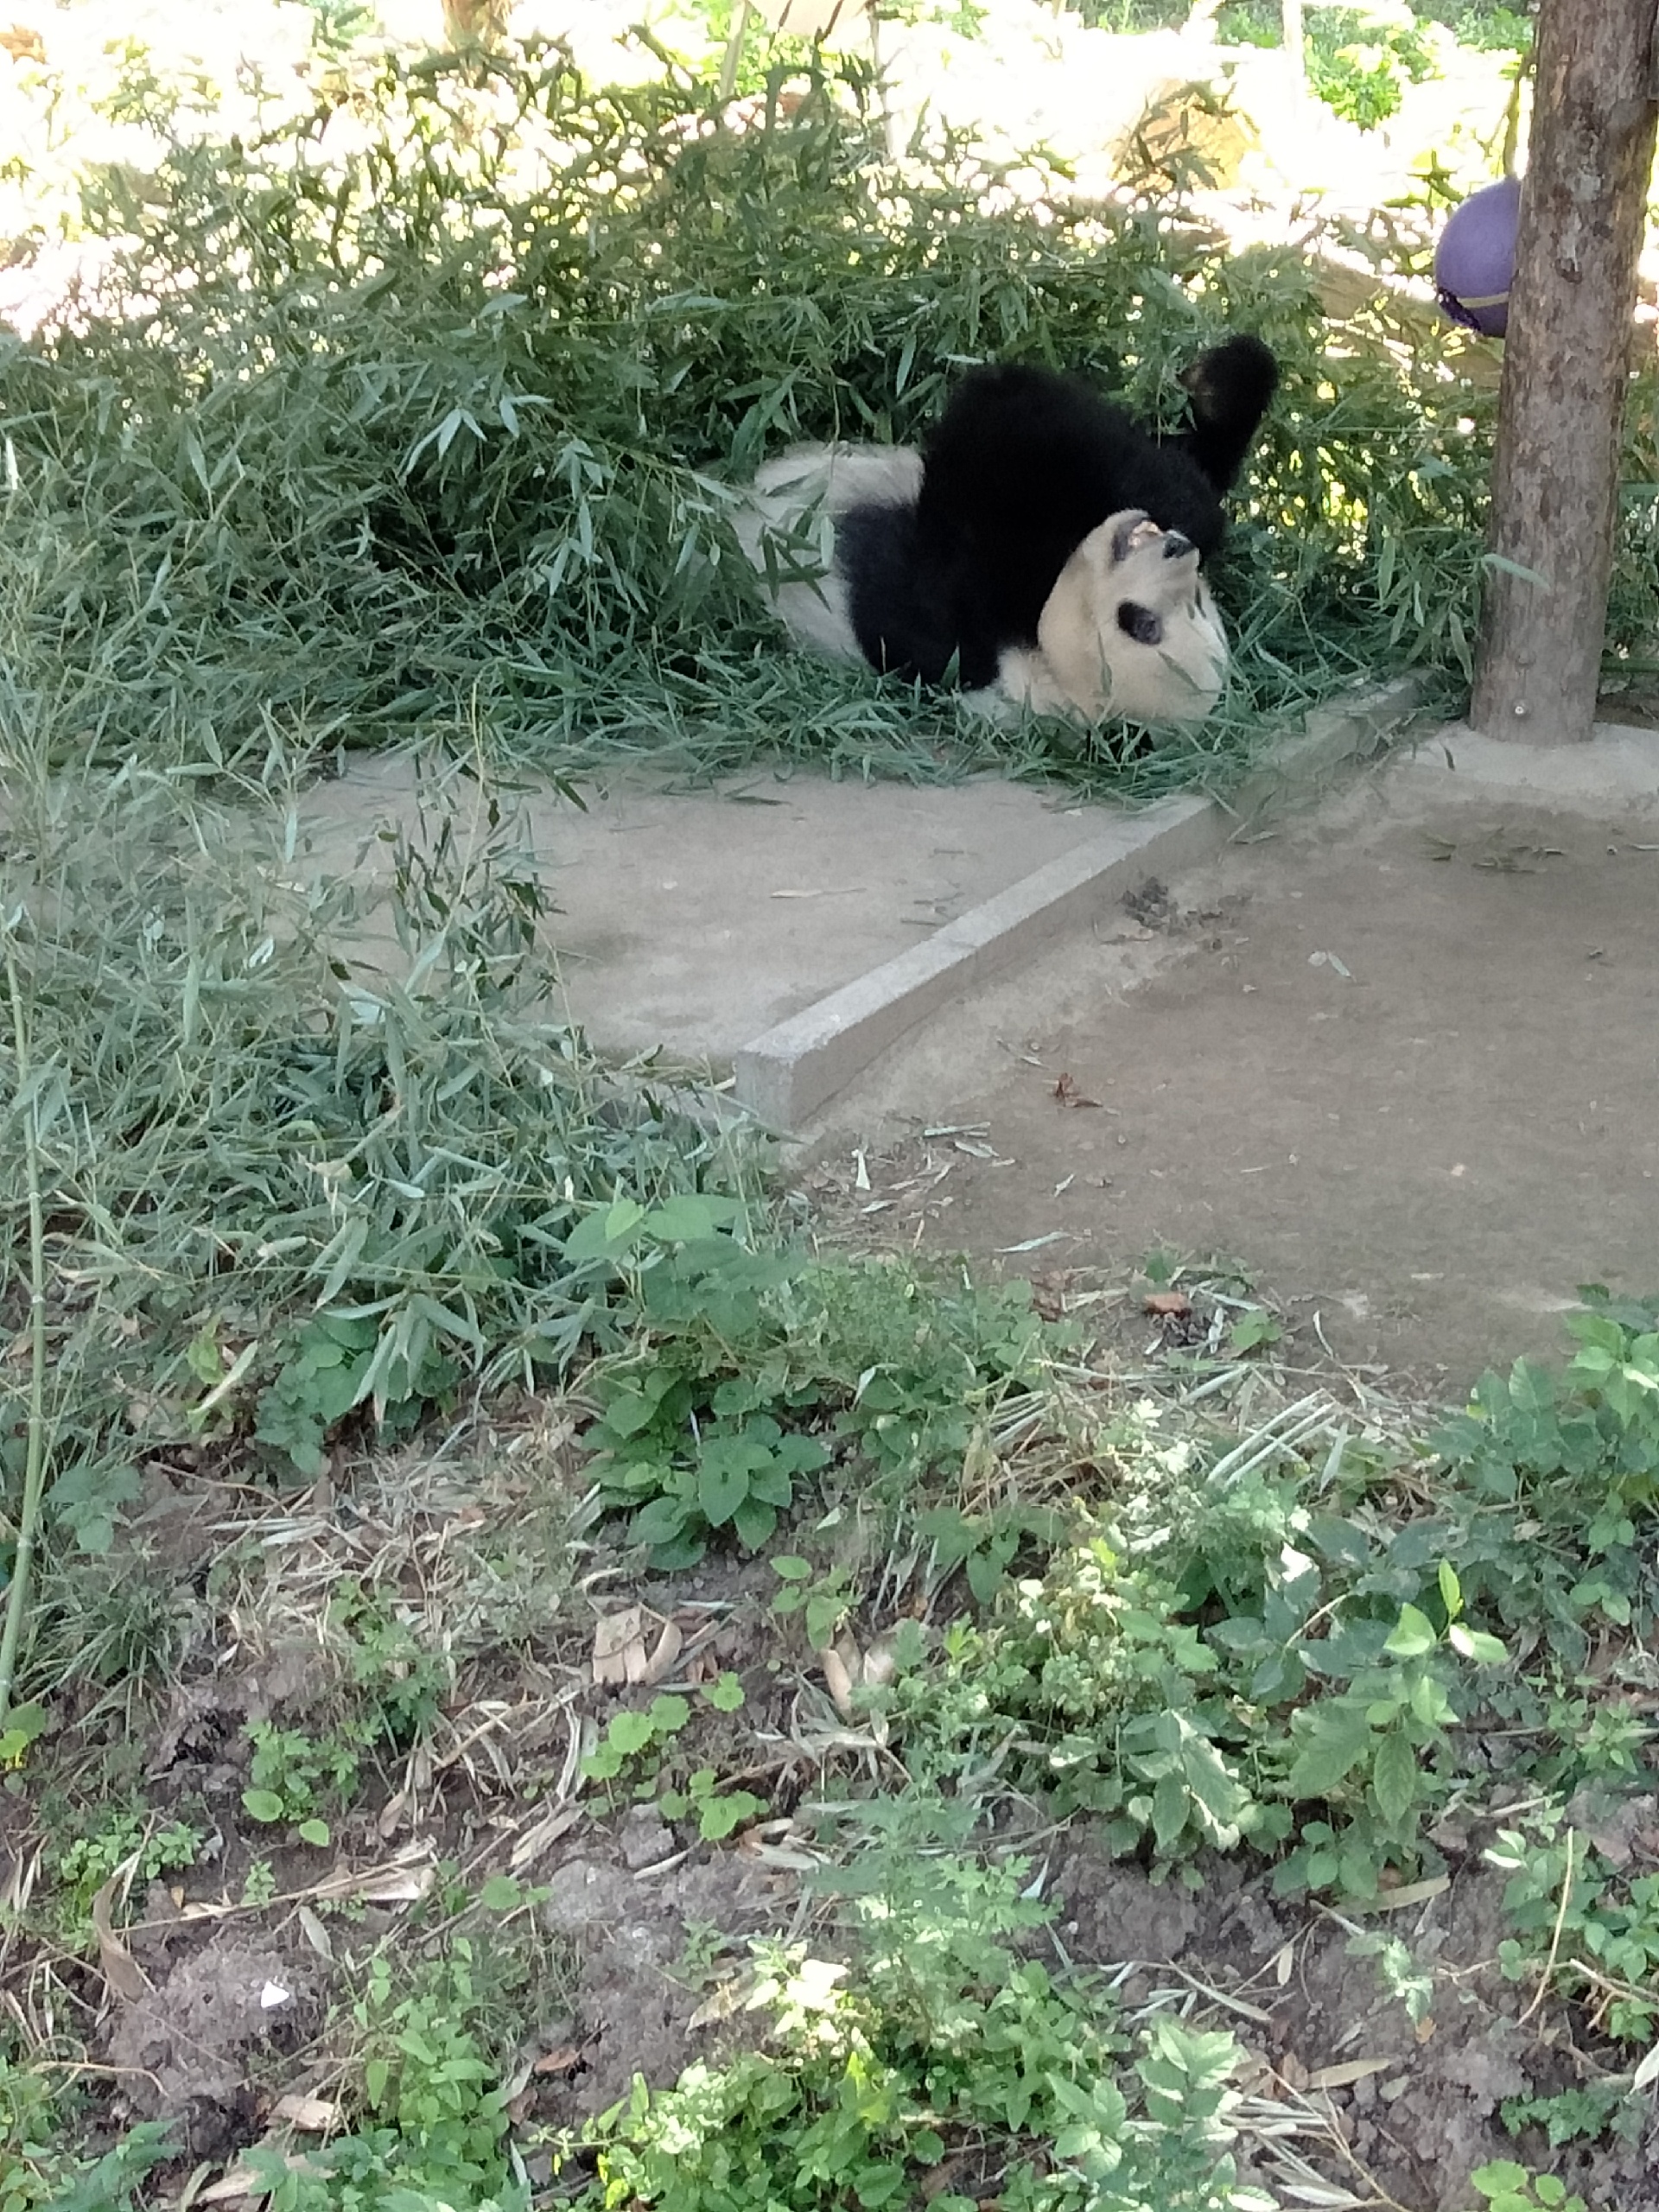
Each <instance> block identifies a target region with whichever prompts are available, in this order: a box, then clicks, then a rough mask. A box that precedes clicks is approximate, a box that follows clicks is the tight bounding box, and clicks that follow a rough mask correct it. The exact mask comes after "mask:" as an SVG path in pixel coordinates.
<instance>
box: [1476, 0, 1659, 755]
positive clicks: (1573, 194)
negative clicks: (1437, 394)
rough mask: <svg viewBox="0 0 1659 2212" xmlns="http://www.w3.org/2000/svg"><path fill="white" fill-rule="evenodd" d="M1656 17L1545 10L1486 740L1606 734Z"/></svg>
mask: <svg viewBox="0 0 1659 2212" xmlns="http://www.w3.org/2000/svg"><path fill="white" fill-rule="evenodd" d="M1654 14H1655V0H1593V4H1592V5H1591V6H1587V7H1586V5H1585V0H1541V7H1540V10H1539V18H1538V28H1537V34H1536V36H1537V52H1536V61H1535V77H1534V87H1533V105H1532V132H1531V148H1530V153H1529V162H1528V168H1527V175H1526V179H1525V181H1524V183H1523V185H1522V194H1521V234H1520V238H1519V241H1518V244H1517V247H1516V270H1515V283H1514V285H1513V287H1512V289H1511V291H1510V317H1509V336H1508V339H1507V340H1506V341H1505V353H1506V359H1505V360H1504V363H1503V393H1502V397H1501V399H1500V402H1499V409H1498V428H1497V461H1496V465H1495V467H1494V469H1493V474H1492V519H1491V540H1490V542H1491V551H1492V553H1493V555H1494V556H1496V559H1495V561H1494V563H1493V565H1492V567H1491V569H1490V570H1489V572H1488V575H1487V581H1486V591H1485V603H1484V608H1483V611H1482V619H1481V634H1480V646H1479V655H1478V664H1477V669H1476V677H1475V696H1474V703H1473V706H1472V709H1471V715H1470V719H1471V721H1473V723H1474V725H1475V727H1476V728H1477V729H1478V730H1481V731H1483V732H1484V733H1485V734H1486V735H1488V736H1491V737H1506V738H1514V739H1518V740H1520V741H1522V742H1524V743H1528V744H1533V745H1560V744H1570V743H1573V742H1574V741H1579V740H1582V739H1585V738H1587V737H1588V736H1589V734H1590V728H1591V724H1592V721H1593V720H1594V718H1595V706H1596V684H1597V677H1598V674H1599V670H1600V666H1601V649H1602V643H1603V639H1604V636H1605V628H1606V619H1607V586H1608V580H1609V578H1610V576H1611V570H1612V558H1613V535H1614V526H1615V522H1616V518H1617V512H1618V462H1619V445H1620V432H1621V429H1622V426H1623V423H1624V394H1625V387H1626V382H1627V377H1628V361H1629V355H1630V321H1631V317H1632V315H1633V314H1634V312H1635V308H1636V264H1637V255H1638V254H1639V252H1640V251H1641V245H1642V224H1643V210H1644V207H1645V205H1646V198H1647V188H1648V180H1649V175H1651V173H1652V169H1653V153H1654V124H1655V116H1656V109H1655V106H1654V99H1653V52H1652V48H1653V41H1654ZM1518 571H1524V572H1525V573H1517V572H1518Z"/></svg>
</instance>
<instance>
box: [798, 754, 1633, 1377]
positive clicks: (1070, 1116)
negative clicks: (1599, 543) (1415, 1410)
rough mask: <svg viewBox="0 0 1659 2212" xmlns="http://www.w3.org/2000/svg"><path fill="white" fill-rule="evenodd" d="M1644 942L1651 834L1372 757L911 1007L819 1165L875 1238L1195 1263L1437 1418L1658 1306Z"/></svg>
mask: <svg viewBox="0 0 1659 2212" xmlns="http://www.w3.org/2000/svg"><path fill="white" fill-rule="evenodd" d="M1656 953H1659V815H1656V814H1654V813H1651V812H1646V811H1644V810H1641V809H1637V808H1625V809H1624V810H1621V811H1620V812H1619V813H1618V815H1617V816H1616V817H1609V816H1608V815H1605V814H1601V815H1598V814H1595V813H1582V812H1579V813H1575V812H1570V811H1566V810H1562V809H1560V808H1559V807H1556V806H1552V807H1550V808H1549V809H1548V810H1543V809H1539V808H1529V807H1526V806H1517V805H1503V804H1496V803H1494V802H1493V801H1492V800H1491V799H1490V798H1482V797H1481V796H1479V795H1478V793H1477V794H1474V795H1472V796H1471V797H1469V798H1463V797H1461V796H1460V795H1459V791H1458V789H1457V787H1456V785H1455V782H1454V779H1452V778H1451V777H1449V776H1446V775H1445V774H1444V773H1442V774H1440V776H1439V777H1438V778H1436V777H1435V776H1433V774H1431V773H1429V772H1426V771H1423V772H1414V771H1411V770H1404V771H1402V770H1401V769H1399V768H1395V769H1394V770H1391V771H1389V772H1386V773H1384V774H1382V775H1379V776H1376V777H1374V778H1372V779H1370V780H1368V781H1367V782H1366V783H1365V784H1364V785H1363V786H1362V787H1361V788H1359V789H1357V790H1354V791H1350V792H1348V793H1347V794H1345V795H1344V797H1343V798H1341V799H1340V800H1338V801H1336V802H1333V803H1332V804H1329V805H1327V806H1326V807H1325V809H1323V810H1321V811H1320V812H1319V814H1317V815H1316V816H1313V817H1309V818H1306V819H1304V820H1301V821H1298V822H1293V823H1289V824H1287V825H1284V826H1282V827H1281V829H1280V830H1279V831H1278V832H1277V834H1275V835H1274V836H1271V837H1269V838H1267V839H1264V840H1263V841H1262V842H1255V843H1252V844H1247V845H1243V846H1236V847H1235V848H1233V849H1231V850H1230V852H1228V853H1227V854H1226V855H1224V858H1223V859H1222V860H1221V861H1219V862H1218V863H1217V864H1216V865H1214V866H1211V867H1208V868H1204V869H1201V870H1199V871H1197V872H1195V873H1194V874H1192V875H1191V876H1188V877H1185V878H1183V879H1181V880H1178V881H1176V882H1174V883H1173V884H1171V885H1168V886H1160V885H1156V884H1153V885H1148V886H1147V887H1146V889H1145V890H1144V892H1143V893H1141V894H1139V895H1132V896H1131V897H1130V899H1128V900H1127V901H1126V902H1125V905H1124V907H1123V908H1122V909H1120V910H1118V911H1117V912H1115V913H1114V914H1112V915H1111V916H1109V917H1106V918H1103V919H1102V920H1101V922H1100V923H1099V924H1098V925H1096V931H1095V932H1094V936H1093V938H1092V939H1091V940H1090V941H1089V942H1087V943H1083V944H1077V943H1074V944H1069V945H1066V946H1065V947H1062V948H1059V949H1058V950H1056V951H1055V952H1054V953H1053V954H1052V955H1050V956H1048V957H1046V958H1044V959H1042V960H1040V961H1039V962H1038V963H1033V964H1032V965H1031V966H1029V967H1027V968H1025V969H1021V970H1020V972H1019V973H1018V974H1017V975H1014V976H1010V977H1008V978H1007V979H1005V980H1004V981H1002V982H1001V983H999V984H998V985H997V986H996V987H995V988H994V989H993V990H992V991H990V992H988V993H987V994H985V995H984V996H983V997H982V999H980V1000H978V1001H976V1002H975V1003H973V1004H971V1005H964V1006H962V1007H955V1008H952V1009H950V1012H949V1013H948V1014H943V1015H940V1016H938V1017H935V1018H934V1019H933V1020H931V1022H930V1023H929V1024H927V1025H926V1026H925V1027H924V1028H922V1029H919V1030H918V1031H917V1032H915V1033H913V1034H912V1037H911V1038H910V1039H908V1040H906V1043H905V1044H903V1045H902V1046H899V1048H898V1049H897V1050H896V1051H895V1052H893V1053H892V1054H890V1055H889V1056H888V1058H887V1060H886V1061H885V1062H884V1063H883V1064H882V1065H880V1066H879V1067H878V1068H877V1069H875V1070H873V1071H871V1073H870V1074H869V1075H868V1077H865V1078H863V1079H861V1082H860V1083H859V1084H857V1085H855V1087H854V1088H853V1089H852V1090H849V1092H847V1093H845V1094H843V1096H842V1098H841V1099H840V1100H838V1101H837V1102H836V1103H835V1105H834V1106H833V1108H832V1109H830V1113H829V1116H828V1118H827V1122H826V1125H825V1126H824V1127H823V1128H822V1129H821V1130H820V1131H819V1132H818V1133H817V1150H818V1154H819V1157H820V1159H821V1160H822V1161H823V1165H824V1166H825V1167H826V1168H828V1169H829V1171H830V1173H831V1174H832V1175H836V1176H839V1178H840V1179H841V1180H842V1184H843V1186H844V1187H845V1188H846V1189H847V1191H848V1194H849V1199H853V1200H854V1203H855V1204H856V1205H858V1206H859V1207H860V1209H861V1210H865V1209H880V1211H879V1212H874V1213H873V1214H872V1217H871V1220H870V1229H871V1232H872V1233H873V1234H882V1235H887V1236H891V1235H892V1234H893V1231H894V1230H895V1228H898V1227H899V1226H900V1225H902V1227H903V1230H904V1233H905V1234H906V1236H912V1237H914V1238H916V1239H917V1241H918V1242H925V1243H933V1244H936V1245H938V1246H941V1247H945V1248H954V1249H966V1250H969V1251H971V1252H974V1253H976V1254H980V1255H987V1254H992V1255H1001V1256H1002V1258H1003V1261H1004V1263H1005V1264H1007V1265H1008V1266H1011V1267H1019V1268H1025V1269H1027V1270H1030V1271H1033V1272H1051V1271H1053V1270H1055V1269H1063V1268H1099V1269H1104V1270H1107V1271H1108V1272H1112V1271H1122V1270H1128V1269H1132V1268H1135V1266H1136V1265H1137V1264H1138V1263H1139V1262H1140V1261H1141V1259H1142V1257H1143V1256H1144V1255H1146V1254H1147V1252H1148V1251H1150V1250H1153V1249H1164V1250H1166V1251H1169V1252H1173V1253H1175V1254H1177V1255H1183V1256H1191V1257H1194V1258H1196V1257H1200V1256H1205V1257H1207V1256H1211V1255H1224V1256H1225V1257H1228V1258H1230V1259H1232V1260H1234V1261H1236V1262H1238V1263H1239V1264H1240V1266H1241V1267H1242V1268H1244V1269H1245V1270H1246V1271H1247V1272H1248V1273H1249V1275H1250V1276H1251V1277H1252V1278H1253V1279H1254V1280H1255V1282H1256V1283H1257V1284H1258V1285H1259V1286H1260V1287H1262V1289H1264V1290H1266V1291H1267V1292H1268V1293H1269V1294H1272V1295H1273V1296H1274V1297H1275V1298H1277V1299H1278V1300H1281V1301H1283V1303H1284V1305H1285V1308H1286V1312H1287V1318H1288V1319H1290V1320H1291V1321H1292V1322H1293V1323H1294V1324H1295V1325H1296V1327H1297V1330H1298V1333H1299V1335H1300V1334H1305V1335H1306V1346H1307V1349H1309V1350H1311V1351H1318V1350H1319V1339H1320V1338H1321V1337H1322V1338H1324V1340H1325V1344H1326V1345H1327V1346H1328V1347H1329V1349H1330V1350H1331V1351H1332V1352H1334V1353H1335V1354H1336V1355H1337V1356H1338V1357H1339V1358H1341V1359H1343V1360H1344V1361H1351V1362H1371V1361H1377V1362H1384V1363H1388V1364H1389V1366H1391V1367H1393V1368H1395V1370H1400V1371H1402V1372H1403V1374H1404V1375H1405V1376H1408V1377H1409V1378H1410V1379H1411V1380H1412V1381H1414V1382H1415V1383H1418V1384H1419V1385H1421V1387H1422V1388H1423V1389H1426V1390H1428V1391H1430V1392H1433V1393H1434V1394H1436V1395H1438V1394H1440V1392H1441V1391H1442V1390H1443V1389H1445V1388H1446V1387H1448V1386H1449V1387H1451V1388H1452V1389H1461V1388H1462V1387H1464V1386H1465V1384H1466V1383H1469V1382H1470V1381H1471V1380H1472V1379H1473V1377H1474V1376H1475V1375H1476V1374H1477V1373H1478V1371H1479V1370H1481V1369H1482V1368H1483V1367H1484V1365H1486V1364H1487V1363H1491V1362H1493V1361H1503V1362H1507V1361H1508V1360H1509V1359H1510V1358H1512V1357H1515V1356H1516V1354H1518V1353H1522V1352H1527V1353H1548V1352H1550V1351H1555V1350H1558V1349H1559V1348H1560V1344H1561V1341H1562V1338H1561V1332H1560V1319H1559V1316H1560V1313H1561V1312H1562V1311H1563V1310H1564V1309H1566V1308H1567V1306H1571V1305H1572V1304H1573V1302H1574V1294H1575V1292H1576V1290H1577V1288H1578V1287H1579V1286H1580V1284H1581V1283H1583V1282H1586V1281H1605V1282H1607V1283H1608V1284H1609V1285H1610V1286H1611V1287H1615V1288H1619V1289H1623V1290H1625V1291H1627V1292H1631V1293H1642V1292H1646V1291H1650V1290H1652V1289H1653V1288H1654V1287H1655V1286H1656V1283H1659V1254H1656V1230H1659V1185H1656V1176H1659V1111H1656V1109H1659V959H1656ZM927 1132H934V1133H935V1134H931V1135H929V1134H927ZM940 1132H943V1134H938V1133H940ZM867 1178H868V1183H869V1186H870V1188H869V1195H868V1198H865V1197H862V1196H861V1195H859V1196H857V1197H856V1198H854V1192H855V1186H856V1188H857V1190H858V1192H860V1193H861V1188H862V1183H863V1181H864V1180H865V1179H867ZM895 1217H896V1218H895Z"/></svg>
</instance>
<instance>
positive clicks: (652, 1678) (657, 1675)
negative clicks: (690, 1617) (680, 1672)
mask: <svg viewBox="0 0 1659 2212" xmlns="http://www.w3.org/2000/svg"><path fill="white" fill-rule="evenodd" d="M683 1649H685V1638H684V1637H683V1636H682V1634H681V1633H680V1631H679V1630H678V1628H677V1627H676V1625H675V1624H674V1623H673V1622H672V1621H664V1623H663V1632H662V1634H661V1635H660V1636H659V1637H658V1639H657V1643H656V1646H655V1648H654V1649H653V1650H652V1655H651V1656H650V1658H649V1659H648V1660H647V1661H646V1662H645V1677H644V1679H645V1685H646V1687H647V1688H652V1687H654V1686H655V1685H656V1684H657V1683H658V1682H660V1681H666V1680H667V1678H668V1676H669V1675H670V1673H671V1671H672V1669H673V1666H674V1662H675V1661H676V1660H677V1658H678V1657H679V1656H680V1654H681V1652H682V1651H683Z"/></svg>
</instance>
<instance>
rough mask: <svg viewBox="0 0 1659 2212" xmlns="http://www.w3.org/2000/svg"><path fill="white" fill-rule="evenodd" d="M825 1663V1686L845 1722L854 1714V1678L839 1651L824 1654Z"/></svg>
mask: <svg viewBox="0 0 1659 2212" xmlns="http://www.w3.org/2000/svg"><path fill="white" fill-rule="evenodd" d="M823 1680H824V1686H825V1688H827V1689H828V1690H829V1696H830V1700H831V1701H832V1702H833V1704H834V1706H835V1708H836V1712H837V1713H839V1714H840V1715H841V1717H842V1719H843V1720H849V1719H851V1718H852V1713H853V1677H852V1674H851V1671H850V1670H849V1667H848V1665H847V1662H846V1661H845V1660H844V1659H843V1658H842V1656H841V1654H840V1652H839V1651H836V1650H829V1651H826V1652H825V1653H824V1655H823Z"/></svg>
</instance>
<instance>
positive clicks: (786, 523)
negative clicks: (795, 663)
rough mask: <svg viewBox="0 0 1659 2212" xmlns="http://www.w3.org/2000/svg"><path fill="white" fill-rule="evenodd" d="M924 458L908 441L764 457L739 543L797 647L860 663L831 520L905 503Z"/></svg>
mask: <svg viewBox="0 0 1659 2212" xmlns="http://www.w3.org/2000/svg"><path fill="white" fill-rule="evenodd" d="M921 488H922V456H921V455H920V454H918V453H913V452H912V450H911V449H910V448H908V447H907V446H791V448H790V450H789V451H788V452H787V453H785V454H779V456H778V458H777V460H775V461H767V462H766V464H765V466H764V467H762V468H761V469H760V471H759V473H758V474H757V475H756V477H755V480H754V482H753V484H752V485H751V486H749V488H748V491H747V493H746V494H745V496H744V499H743V502H742V504H741V506H740V507H739V508H738V511H737V513H736V515H735V517H734V528H735V530H736V532H737V540H738V543H739V544H740V545H741V547H742V548H743V550H744V551H745V552H746V553H747V555H748V556H749V558H750V560H751V561H753V563H754V565H755V567H756V568H757V569H760V573H761V575H762V576H763V577H764V578H765V588H766V595H767V597H768V598H769V599H770V600H771V601H772V606H773V607H775V609H776V610H777V613H778V618H779V620H780V621H781V622H782V623H783V625H784V626H785V629H786V630H787V631H788V632H789V634H790V636H791V638H792V639H794V640H795V642H796V644H797V645H803V646H804V647H806V648H807V650H808V651H809V652H820V653H824V654H827V655H828V656H829V658H830V659H832V660H862V659H863V658H864V655H863V653H862V652H861V649H860V646H859V642H858V639H857V638H856V636H855V634H854V631H853V619H852V614H851V612H850V610H849V607H848V604H847V579H846V577H845V576H844V575H842V574H841V573H840V572H839V571H838V570H837V569H836V520H837V518H839V517H840V516H842V515H844V514H845V513H847V512H848V511H849V508H852V507H866V506H868V507H909V506H913V505H915V503H916V498H917V494H918V493H919V492H920V490H921Z"/></svg>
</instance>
